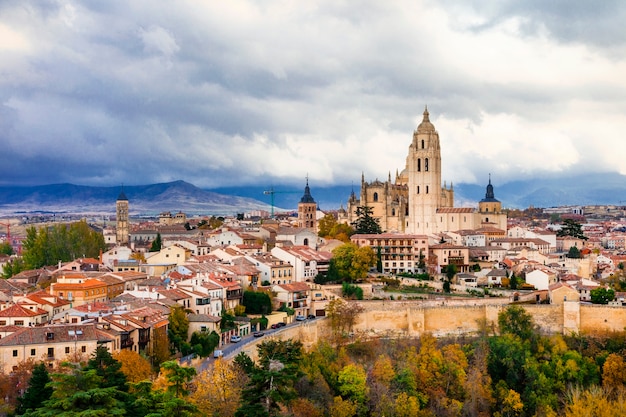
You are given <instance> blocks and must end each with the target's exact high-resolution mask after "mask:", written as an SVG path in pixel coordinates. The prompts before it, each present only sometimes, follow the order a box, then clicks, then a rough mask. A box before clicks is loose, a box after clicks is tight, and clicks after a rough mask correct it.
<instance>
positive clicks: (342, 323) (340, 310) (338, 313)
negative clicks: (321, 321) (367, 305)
mask: <svg viewBox="0 0 626 417" xmlns="http://www.w3.org/2000/svg"><path fill="white" fill-rule="evenodd" d="M363 310H364V309H363V306H361V305H360V304H358V303H355V302H347V301H344V300H343V299H341V298H337V299H335V300H332V301H330V302H329V303H328V306H327V307H326V317H328V320H329V321H330V328H331V331H332V333H333V336H334V338H335V341H336V342H337V343H338V342H339V341H340V339H341V338H343V337H345V336H347V334H348V333H350V332H352V328H353V327H354V324H355V322H356V319H357V317H358V315H359V314H361V313H362V312H363Z"/></svg>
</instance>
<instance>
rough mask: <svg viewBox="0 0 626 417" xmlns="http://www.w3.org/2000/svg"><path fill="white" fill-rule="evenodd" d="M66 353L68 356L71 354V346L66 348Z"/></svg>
mask: <svg viewBox="0 0 626 417" xmlns="http://www.w3.org/2000/svg"><path fill="white" fill-rule="evenodd" d="M65 353H66V354H68V353H70V347H69V346H65Z"/></svg>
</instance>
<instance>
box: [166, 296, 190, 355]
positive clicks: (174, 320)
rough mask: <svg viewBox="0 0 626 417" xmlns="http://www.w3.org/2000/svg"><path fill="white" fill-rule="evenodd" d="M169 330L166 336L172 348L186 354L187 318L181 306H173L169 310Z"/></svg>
mask: <svg viewBox="0 0 626 417" xmlns="http://www.w3.org/2000/svg"><path fill="white" fill-rule="evenodd" d="M169 322H170V325H169V328H168V330H167V335H168V337H169V340H170V343H171V345H172V347H173V348H174V349H175V350H177V351H179V352H182V353H183V354H186V353H187V352H184V351H185V350H188V349H189V347H188V346H187V337H188V332H189V318H188V317H187V313H185V310H184V309H183V308H182V306H174V307H172V308H171V309H170V316H169Z"/></svg>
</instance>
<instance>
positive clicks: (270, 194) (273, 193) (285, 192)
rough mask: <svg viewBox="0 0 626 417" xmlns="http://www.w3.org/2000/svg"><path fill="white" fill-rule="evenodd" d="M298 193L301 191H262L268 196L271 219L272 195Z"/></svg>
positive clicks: (272, 212)
mask: <svg viewBox="0 0 626 417" xmlns="http://www.w3.org/2000/svg"><path fill="white" fill-rule="evenodd" d="M300 192H301V191H276V190H274V187H270V189H269V190H265V191H263V194H265V195H269V196H270V204H271V206H272V209H271V210H272V211H271V214H270V217H271V218H272V219H273V218H274V195H275V194H295V193H300Z"/></svg>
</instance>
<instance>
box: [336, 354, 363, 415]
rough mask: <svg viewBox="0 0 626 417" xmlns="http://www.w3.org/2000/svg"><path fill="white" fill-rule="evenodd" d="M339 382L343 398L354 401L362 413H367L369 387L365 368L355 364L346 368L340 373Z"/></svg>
mask: <svg viewBox="0 0 626 417" xmlns="http://www.w3.org/2000/svg"><path fill="white" fill-rule="evenodd" d="M337 382H338V384H339V392H340V393H341V396H342V398H344V399H348V400H351V401H353V402H354V403H355V404H357V406H358V408H359V409H360V410H361V411H363V412H365V409H364V406H365V401H366V400H367V397H368V394H369V387H368V386H367V374H366V373H365V369H364V368H363V366H362V365H355V364H348V365H346V366H344V368H343V369H342V370H341V371H340V372H339V375H338V377H337Z"/></svg>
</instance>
